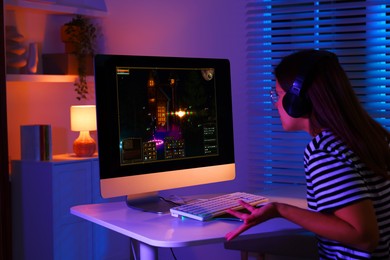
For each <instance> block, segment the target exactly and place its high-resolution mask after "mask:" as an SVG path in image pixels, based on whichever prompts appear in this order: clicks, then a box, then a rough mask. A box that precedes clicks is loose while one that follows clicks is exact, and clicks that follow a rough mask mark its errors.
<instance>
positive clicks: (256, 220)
mask: <svg viewBox="0 0 390 260" xmlns="http://www.w3.org/2000/svg"><path fill="white" fill-rule="evenodd" d="M239 203H240V204H241V205H242V206H243V207H244V208H245V209H247V210H248V211H249V213H244V212H240V211H235V210H231V209H229V210H227V211H226V212H227V213H229V214H231V215H233V216H235V217H237V218H239V219H241V220H242V221H243V222H244V223H243V224H242V225H241V226H239V227H238V228H237V229H235V230H233V231H231V232H229V233H227V234H226V235H225V238H226V240H228V241H230V240H232V239H233V238H235V237H237V236H238V235H240V234H241V233H243V232H244V231H245V230H248V229H249V228H251V227H253V226H256V225H258V224H260V223H262V222H265V221H267V220H269V219H271V218H275V217H279V213H278V211H277V209H276V204H275V203H268V204H265V205H264V206H261V207H259V208H257V207H253V206H251V205H250V204H248V203H246V202H244V201H242V200H241V201H239Z"/></svg>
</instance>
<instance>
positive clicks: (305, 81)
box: [282, 50, 337, 118]
mask: <svg viewBox="0 0 390 260" xmlns="http://www.w3.org/2000/svg"><path fill="white" fill-rule="evenodd" d="M324 57H332V58H336V59H337V57H336V55H335V54H333V53H331V52H328V51H318V50H312V54H311V55H310V56H309V57H308V61H307V62H303V65H304V66H302V67H301V69H300V70H299V73H298V75H297V76H296V78H295V80H294V82H293V84H292V86H291V87H290V89H289V90H288V91H287V92H286V94H285V95H284V97H283V100H282V104H283V108H284V110H285V111H286V112H287V114H288V115H289V116H291V117H294V118H299V117H302V116H304V115H307V114H308V113H309V112H310V111H311V109H312V104H311V101H310V99H309V98H308V97H307V95H306V91H307V87H308V86H309V85H310V82H311V80H312V77H311V76H312V75H310V72H312V71H313V70H314V68H315V66H316V64H318V62H319V61H320V60H321V59H322V58H324ZM309 76H310V77H309Z"/></svg>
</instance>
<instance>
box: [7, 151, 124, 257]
mask: <svg viewBox="0 0 390 260" xmlns="http://www.w3.org/2000/svg"><path fill="white" fill-rule="evenodd" d="M11 183H12V193H13V194H12V200H13V202H12V204H13V207H12V208H13V247H14V248H13V252H14V259H21V260H22V259H54V260H55V259H129V257H130V251H129V250H130V246H129V245H130V241H129V239H128V237H126V236H123V235H120V234H119V233H116V232H113V231H110V230H108V229H106V228H103V227H100V226H97V225H93V224H91V223H89V222H88V221H85V220H83V219H81V218H78V217H75V216H73V215H72V214H70V208H71V207H72V206H75V205H80V204H90V203H101V202H107V201H112V200H104V199H102V198H101V197H100V195H99V163H98V158H97V157H94V158H93V157H92V158H78V157H74V156H72V155H59V156H54V158H53V160H52V161H20V160H18V161H13V162H12V175H11ZM115 200H116V201H118V200H119V201H123V203H124V204H125V199H124V198H118V199H115Z"/></svg>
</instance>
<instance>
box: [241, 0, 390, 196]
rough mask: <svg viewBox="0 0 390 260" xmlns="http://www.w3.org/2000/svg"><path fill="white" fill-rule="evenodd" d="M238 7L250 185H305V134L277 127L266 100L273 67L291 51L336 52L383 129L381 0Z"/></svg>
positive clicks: (388, 98) (389, 25)
mask: <svg viewBox="0 0 390 260" xmlns="http://www.w3.org/2000/svg"><path fill="white" fill-rule="evenodd" d="M246 8H247V9H246V17H247V20H246V28H247V73H248V80H247V87H248V101H249V109H248V110H249V111H248V115H249V122H250V123H249V127H248V130H249V134H248V137H249V138H250V140H249V142H248V143H249V144H250V145H249V147H248V171H249V186H250V187H249V188H250V189H252V190H256V189H259V188H264V187H267V185H292V184H294V185H304V184H305V178H304V169H303V151H304V149H305V147H306V145H307V143H308V142H309V141H310V140H311V137H310V136H309V135H308V134H307V133H303V132H299V133H298V132H284V130H283V128H282V126H281V123H280V119H279V115H278V112H277V110H276V109H275V108H274V107H273V106H272V103H271V101H270V98H269V92H270V90H271V88H272V87H273V86H274V85H275V82H274V76H273V68H274V66H275V65H276V64H277V63H279V61H280V59H281V58H282V57H283V56H285V55H287V54H290V53H291V52H293V51H297V50H300V49H308V48H315V49H327V50H330V51H332V52H334V53H336V54H337V55H338V56H339V60H340V62H341V64H342V66H343V68H344V69H345V70H346V72H347V74H348V76H349V78H350V80H351V83H352V85H353V86H354V89H355V91H356V93H357V95H358V97H359V99H360V100H361V102H362V103H363V106H364V107H365V108H366V110H367V111H368V112H369V113H370V114H371V115H372V116H373V117H374V118H375V119H376V120H378V121H379V122H380V123H381V124H382V125H384V126H385V127H386V128H389V127H390V113H389V110H390V106H389V103H390V86H389V80H390V79H389V78H390V75H389V64H390V63H389V59H390V54H389V53H390V52H389V45H390V44H389V41H390V4H388V0H367V1H350V0H348V1H338V0H334V1H308V0H295V1H289V0H272V1H271V0H257V1H256V0H247V5H246Z"/></svg>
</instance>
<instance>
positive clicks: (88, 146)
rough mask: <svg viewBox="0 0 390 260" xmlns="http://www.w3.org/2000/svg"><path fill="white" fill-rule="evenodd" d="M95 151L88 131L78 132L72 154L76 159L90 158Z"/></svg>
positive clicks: (93, 142) (94, 145) (93, 141)
mask: <svg viewBox="0 0 390 260" xmlns="http://www.w3.org/2000/svg"><path fill="white" fill-rule="evenodd" d="M95 151H96V142H95V140H93V138H92V137H91V136H90V135H89V131H80V135H79V137H78V138H77V139H76V140H75V141H74V143H73V152H74V153H75V154H76V156H77V157H90V156H92V155H93V154H94V153H95Z"/></svg>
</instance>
